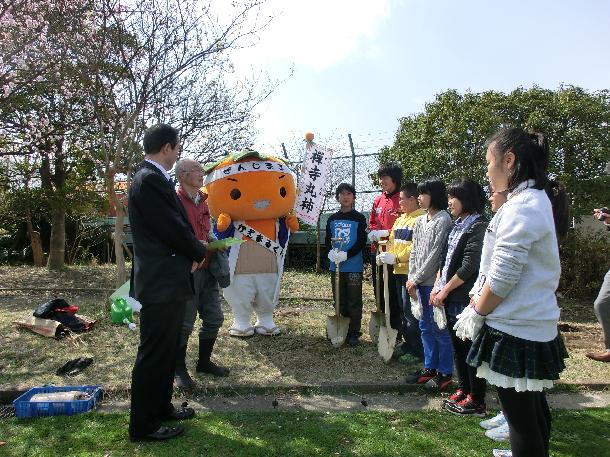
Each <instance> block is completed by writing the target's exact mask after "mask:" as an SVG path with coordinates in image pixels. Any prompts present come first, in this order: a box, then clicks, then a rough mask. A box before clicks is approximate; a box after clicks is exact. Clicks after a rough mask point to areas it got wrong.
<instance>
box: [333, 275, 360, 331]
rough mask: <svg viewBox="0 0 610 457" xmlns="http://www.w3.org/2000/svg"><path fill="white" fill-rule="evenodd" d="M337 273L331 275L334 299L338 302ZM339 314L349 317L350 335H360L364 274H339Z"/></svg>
mask: <svg viewBox="0 0 610 457" xmlns="http://www.w3.org/2000/svg"><path fill="white" fill-rule="evenodd" d="M336 275H337V274H336V273H335V272H334V271H333V272H332V273H331V281H332V289H333V299H334V300H336V297H337V295H336V293H337V291H336V290H335V289H336V287H335V278H336ZM339 312H340V313H341V314H342V315H343V316H345V317H349V318H350V321H349V330H348V333H349V334H350V335H353V334H356V333H358V334H359V333H360V324H361V322H362V273H339Z"/></svg>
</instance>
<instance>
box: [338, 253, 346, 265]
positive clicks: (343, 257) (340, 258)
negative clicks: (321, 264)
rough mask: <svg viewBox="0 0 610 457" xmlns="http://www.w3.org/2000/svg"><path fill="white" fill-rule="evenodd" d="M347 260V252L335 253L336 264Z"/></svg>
mask: <svg viewBox="0 0 610 457" xmlns="http://www.w3.org/2000/svg"><path fill="white" fill-rule="evenodd" d="M346 260H347V252H345V251H337V252H336V253H335V262H337V263H341V262H345V261H346Z"/></svg>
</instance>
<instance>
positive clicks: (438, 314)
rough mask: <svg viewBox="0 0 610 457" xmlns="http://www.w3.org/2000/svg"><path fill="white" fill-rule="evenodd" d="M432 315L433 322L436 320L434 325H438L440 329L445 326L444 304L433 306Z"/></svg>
mask: <svg viewBox="0 0 610 457" xmlns="http://www.w3.org/2000/svg"><path fill="white" fill-rule="evenodd" d="M432 315H433V317H434V322H436V325H438V328H440V329H441V330H442V329H444V328H446V327H447V315H446V314H445V307H444V306H433V307H432Z"/></svg>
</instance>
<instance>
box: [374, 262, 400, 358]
mask: <svg viewBox="0 0 610 457" xmlns="http://www.w3.org/2000/svg"><path fill="white" fill-rule="evenodd" d="M383 298H384V301H385V322H384V323H383V325H381V327H379V341H378V342H377V351H378V352H379V355H380V356H381V358H382V359H383V361H384V362H386V363H388V362H389V361H390V360H391V359H392V354H393V352H394V346H395V345H396V337H397V335H398V331H397V330H394V329H393V328H392V327H391V326H390V288H389V287H388V266H387V264H385V263H384V264H383Z"/></svg>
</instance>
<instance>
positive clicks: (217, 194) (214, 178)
mask: <svg viewBox="0 0 610 457" xmlns="http://www.w3.org/2000/svg"><path fill="white" fill-rule="evenodd" d="M205 172H206V177H205V181H204V185H205V188H206V192H207V194H208V199H207V204H208V206H209V208H210V214H211V215H212V217H214V218H216V219H218V216H219V215H220V214H226V215H228V216H230V217H231V219H232V220H234V221H239V220H259V219H277V218H279V217H282V216H287V215H288V214H289V213H290V211H292V208H293V207H294V201H295V198H296V186H295V182H294V177H293V175H292V172H291V171H290V169H289V168H288V166H287V165H286V163H285V162H283V161H282V160H280V159H278V158H276V157H271V156H267V155H264V154H260V153H258V152H256V151H252V150H250V149H245V150H243V151H241V152H238V153H236V154H232V155H230V156H228V157H225V158H224V159H222V160H220V161H219V162H216V163H215V164H213V165H211V166H209V167H207V168H206V170H205Z"/></svg>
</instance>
